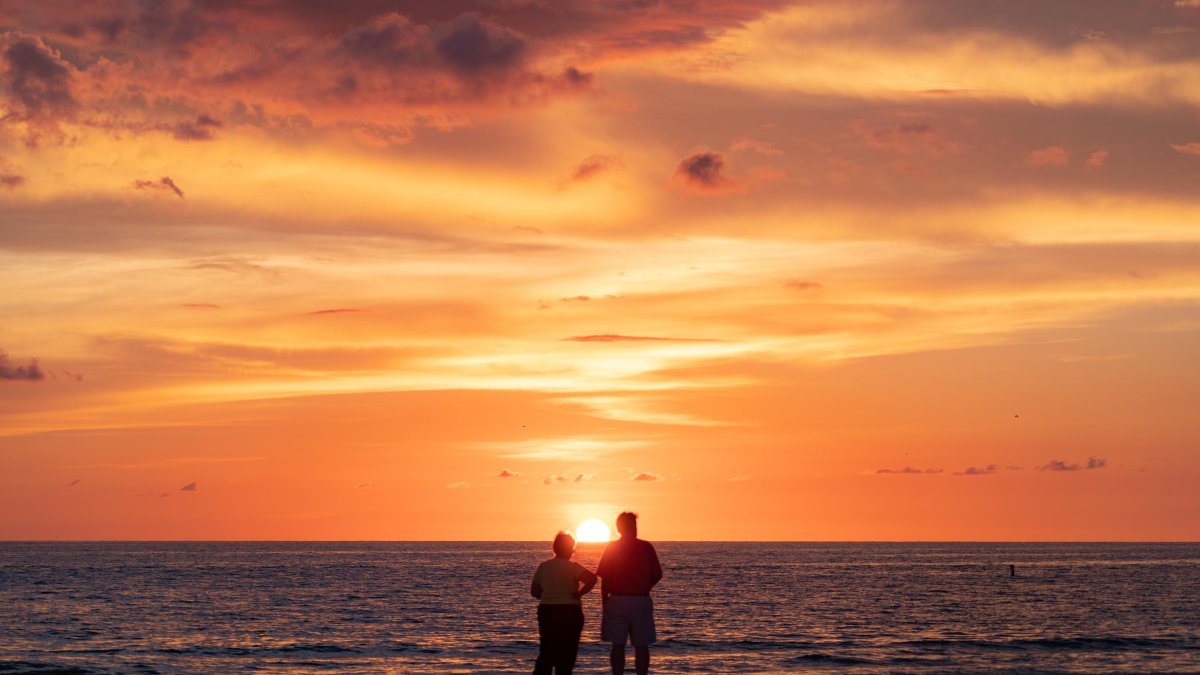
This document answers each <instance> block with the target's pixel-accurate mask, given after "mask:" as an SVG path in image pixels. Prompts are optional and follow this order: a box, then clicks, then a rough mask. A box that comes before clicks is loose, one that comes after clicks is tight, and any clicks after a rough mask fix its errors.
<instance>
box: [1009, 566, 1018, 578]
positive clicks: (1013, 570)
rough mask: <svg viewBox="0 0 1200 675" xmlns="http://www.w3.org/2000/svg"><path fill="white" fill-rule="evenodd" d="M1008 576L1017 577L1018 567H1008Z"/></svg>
mask: <svg viewBox="0 0 1200 675" xmlns="http://www.w3.org/2000/svg"><path fill="white" fill-rule="evenodd" d="M1008 576H1010V577H1015V576H1017V566H1016V565H1009V566H1008Z"/></svg>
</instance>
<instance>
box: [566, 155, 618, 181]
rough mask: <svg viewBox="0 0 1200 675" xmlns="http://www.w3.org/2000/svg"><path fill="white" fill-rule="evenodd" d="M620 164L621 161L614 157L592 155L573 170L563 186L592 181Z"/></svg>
mask: <svg viewBox="0 0 1200 675" xmlns="http://www.w3.org/2000/svg"><path fill="white" fill-rule="evenodd" d="M620 164H621V160H620V159H618V158H617V157H614V156H612V155H592V156H590V157H588V158H587V159H585V160H583V161H582V162H580V163H579V165H577V166H576V167H575V168H574V169H572V170H571V174H570V175H569V176H567V178H566V179H565V180H563V182H562V185H569V184H570V183H582V182H584V181H588V180H591V179H592V178H595V177H596V176H598V175H600V174H601V173H604V172H606V171H608V170H610V169H612V168H614V167H616V166H620Z"/></svg>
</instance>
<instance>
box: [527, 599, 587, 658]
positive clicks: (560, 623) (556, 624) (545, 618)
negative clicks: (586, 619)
mask: <svg viewBox="0 0 1200 675" xmlns="http://www.w3.org/2000/svg"><path fill="white" fill-rule="evenodd" d="M537 618H538V636H539V637H540V638H541V640H540V647H539V651H538V657H537V664H536V665H534V667H533V673H534V675H550V672H551V669H552V668H553V669H554V670H555V671H557V673H558V675H570V674H571V672H572V671H573V670H574V668H575V655H576V654H577V653H578V652H579V635H580V634H581V633H582V632H583V607H581V606H579V605H538V608H537Z"/></svg>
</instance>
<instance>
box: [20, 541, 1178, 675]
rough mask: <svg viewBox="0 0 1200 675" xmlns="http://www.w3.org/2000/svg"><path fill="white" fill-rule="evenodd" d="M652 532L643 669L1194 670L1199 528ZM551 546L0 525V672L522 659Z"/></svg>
mask: <svg viewBox="0 0 1200 675" xmlns="http://www.w3.org/2000/svg"><path fill="white" fill-rule="evenodd" d="M657 546H658V549H659V555H660V557H661V558H662V562H663V566H664V568H665V573H666V576H665V578H664V580H663V583H662V584H661V585H660V586H659V587H658V588H657V589H656V591H655V604H656V608H657V616H658V628H659V639H660V642H659V644H658V645H656V646H655V648H654V652H653V659H654V667H653V671H654V672H663V673H668V672H672V673H694V672H722V673H725V672H780V671H785V672H795V671H810V670H830V669H837V670H839V671H851V672H856V671H861V672H895V671H898V670H900V671H908V670H936V671H945V670H957V671H983V670H1022V671H1026V672H1034V671H1055V672H1071V671H1077V672H1084V671H1114V670H1122V671H1141V672H1145V671H1156V672H1162V671H1200V544H919V543H918V544H911V543H902V544H900V543H897V544H880V543H864V544H846V543H699V542H686V543H683V542H663V543H659V544H657ZM547 548H548V547H547V545H546V543H543V542H538V543H520V542H518V543H477V542H469V543H0V673H6V672H38V671H39V670H51V669H59V672H63V671H62V670H61V669H69V668H77V669H78V670H76V671H73V672H89V673H109V672H128V673H151V672H160V673H214V672H231V671H252V670H260V671H272V672H323V671H329V670H338V671H339V672H352V673H353V672H361V673H368V672H370V673H376V672H397V673H422V672H496V673H500V672H528V671H530V670H531V669H532V664H533V659H534V657H535V656H536V652H537V628H536V623H535V620H534V602H535V601H534V600H533V599H532V598H530V597H529V595H528V593H529V591H528V589H529V579H530V577H531V576H532V574H533V570H534V568H535V567H536V565H537V563H538V562H539V561H540V560H542V559H543V558H544V557H545V556H546V554H547ZM599 553H600V548H599V547H598V546H592V547H587V546H584V545H581V547H580V551H579V553H578V554H577V556H576V560H578V561H580V562H582V563H583V564H585V565H587V566H589V567H591V568H593V569H594V567H595V563H596V561H597V559H598V558H599ZM1010 564H1015V565H1016V566H1017V576H1016V577H1011V576H1009V569H1008V565H1010ZM584 603H585V611H586V614H587V625H586V626H585V628H584V638H583V642H584V644H583V645H582V646H581V650H580V662H579V668H578V671H579V672H583V673H586V672H604V671H605V670H606V667H607V645H603V644H600V643H599V642H598V631H599V598H598V595H597V594H593V595H591V596H589V597H587V598H586V599H585V601H584Z"/></svg>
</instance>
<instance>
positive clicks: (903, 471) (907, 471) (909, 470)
mask: <svg viewBox="0 0 1200 675" xmlns="http://www.w3.org/2000/svg"><path fill="white" fill-rule="evenodd" d="M942 471H943V470H942V469H917V468H914V467H911V466H906V467H903V468H900V469H877V470H876V471H875V473H883V474H900V475H919V474H936V473H942Z"/></svg>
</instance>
